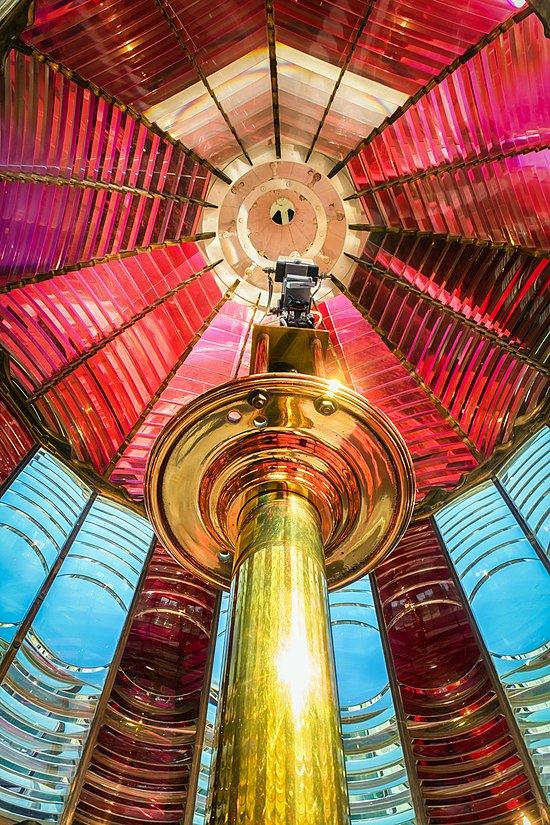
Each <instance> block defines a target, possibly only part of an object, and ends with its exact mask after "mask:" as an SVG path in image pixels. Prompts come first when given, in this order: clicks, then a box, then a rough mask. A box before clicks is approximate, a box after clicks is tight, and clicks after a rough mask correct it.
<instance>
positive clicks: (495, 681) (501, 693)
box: [430, 518, 549, 823]
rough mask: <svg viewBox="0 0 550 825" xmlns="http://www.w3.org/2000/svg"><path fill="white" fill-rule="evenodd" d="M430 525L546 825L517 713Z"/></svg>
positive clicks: (543, 803)
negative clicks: (515, 714) (511, 704)
mask: <svg viewBox="0 0 550 825" xmlns="http://www.w3.org/2000/svg"><path fill="white" fill-rule="evenodd" d="M430 525H431V527H432V529H433V531H434V533H435V535H436V537H437V541H438V543H439V547H440V549H441V552H442V554H443V557H444V559H445V562H446V564H447V566H448V568H449V572H450V575H451V580H452V581H453V583H454V585H455V587H456V590H457V593H458V597H459V599H460V602H461V604H462V606H463V608H464V612H465V613H466V616H467V617H468V624H469V625H470V627H471V629H472V633H473V635H474V638H475V640H476V642H477V645H478V647H479V651H480V653H481V658H482V659H483V663H484V664H485V667H486V668H487V674H488V676H489V679H490V682H491V687H492V688H493V691H494V692H495V695H496V696H497V698H498V701H499V705H500V710H501V712H502V715H503V716H504V718H505V719H506V722H507V724H508V729H509V731H510V735H511V737H512V739H513V741H514V744H515V746H516V749H517V752H518V756H519V758H520V759H521V761H522V764H523V768H524V770H525V773H526V775H527V778H528V779H529V783H530V785H531V790H532V791H533V795H534V797H535V801H536V803H537V806H538V808H539V814H540V817H541V821H542V822H544V823H547V822H548V821H549V820H548V818H547V817H548V815H547V811H548V807H547V805H546V798H545V794H544V791H543V789H542V786H541V784H540V781H539V778H538V775H537V772H536V770H535V767H534V765H533V763H532V761H531V757H530V756H529V751H528V750H527V746H526V745H525V742H524V741H523V737H522V735H521V733H520V730H519V727H518V723H517V721H516V717H515V716H514V712H513V710H512V708H511V707H510V703H509V702H508V697H507V696H506V692H505V690H504V688H503V686H502V683H501V681H500V679H499V678H498V674H497V672H496V669H495V666H494V664H493V660H492V659H491V656H490V654H489V652H488V650H487V648H486V646H485V642H484V641H483V637H482V635H481V631H480V630H479V627H478V626H477V622H476V620H475V618H474V614H473V611H472V609H471V607H470V603H469V602H468V599H467V598H466V595H465V593H464V590H463V589H462V584H461V583H460V579H459V577H458V575H457V573H456V570H455V568H454V565H453V563H452V561H451V557H450V555H449V551H448V550H447V547H446V546H445V542H444V541H443V538H442V536H441V533H440V531H439V528H438V526H437V524H436V523H435V519H433V518H430Z"/></svg>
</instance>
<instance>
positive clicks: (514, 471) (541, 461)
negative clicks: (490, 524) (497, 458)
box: [497, 427, 550, 554]
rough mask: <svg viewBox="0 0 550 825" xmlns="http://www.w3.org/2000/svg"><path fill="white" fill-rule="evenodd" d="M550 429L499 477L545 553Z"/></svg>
mask: <svg viewBox="0 0 550 825" xmlns="http://www.w3.org/2000/svg"><path fill="white" fill-rule="evenodd" d="M549 456H550V427H543V428H542V429H541V430H539V431H538V433H537V434H536V435H534V436H533V438H530V439H529V441H527V443H526V444H525V445H524V446H523V447H522V448H521V450H520V451H519V452H518V453H517V454H516V455H515V456H514V457H513V458H512V459H511V461H508V462H507V463H506V464H505V465H504V467H503V468H502V469H501V470H500V471H499V472H498V473H497V478H498V480H499V481H500V483H501V484H502V486H503V487H504V489H505V490H506V492H507V493H508V495H509V496H510V498H511V499H512V501H513V502H514V504H515V506H516V507H517V509H518V510H519V512H520V513H521V517H522V518H523V519H524V520H525V523H526V524H527V526H528V527H529V529H530V530H531V532H532V533H533V535H534V536H535V538H536V540H537V541H538V543H539V545H540V546H541V547H542V549H543V550H544V552H545V553H546V554H548V553H549V551H550V503H549V501H548V487H549V486H550V463H549V461H548V457H549Z"/></svg>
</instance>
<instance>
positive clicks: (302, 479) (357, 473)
mask: <svg viewBox="0 0 550 825" xmlns="http://www.w3.org/2000/svg"><path fill="white" fill-rule="evenodd" d="M270 490H288V491H290V492H293V493H297V494H299V495H302V496H304V497H305V498H307V499H308V500H309V501H311V502H312V503H313V504H314V506H315V508H316V510H317V512H318V513H319V517H320V522H321V535H322V541H323V545H324V548H325V560H326V573H327V582H328V586H329V589H334V588H337V587H341V586H343V585H345V584H348V583H349V582H351V581H354V580H355V579H357V578H359V577H360V576H362V575H364V574H365V573H367V572H368V571H370V570H372V569H373V568H374V567H375V566H376V565H377V564H378V563H379V562H380V561H381V559H382V558H383V557H384V556H385V555H386V553H387V552H388V551H389V550H390V549H391V547H392V546H393V545H394V544H395V542H396V541H397V540H398V539H399V537H400V535H401V534H402V532H403V531H404V529H405V528H406V526H407V524H408V522H409V519H410V517H411V514H412V510H413V506H414V498H415V485H414V472H413V467H412V462H411V458H410V455H409V453H408V451H407V448H406V446H405V444H404V442H403V440H402V438H401V436H400V435H399V433H398V432H397V430H396V429H395V427H394V426H393V424H392V423H391V422H390V421H389V420H388V419H387V418H386V416H385V415H383V413H381V412H380V411H378V410H377V409H376V408H375V407H372V406H371V405H370V404H369V403H368V402H367V401H366V400H365V399H364V398H363V397H362V396H360V395H358V394H357V393H355V392H353V391H352V390H349V389H347V388H345V387H343V386H341V385H339V384H335V382H331V381H326V380H323V379H320V378H316V377H313V376H309V375H302V374H292V373H269V374H263V375H253V376H249V377H247V378H244V379H240V380H238V381H233V382H231V383H228V384H224V385H222V386H220V387H216V388H215V389H213V390H211V391H209V392H207V393H205V394H204V395H202V396H200V397H199V398H197V399H195V400H194V401H192V402H191V403H190V404H189V405H188V406H186V407H185V408H184V409H182V410H181V411H180V413H179V414H178V415H176V416H175V417H174V418H173V419H172V421H171V422H170V423H169V424H168V425H167V427H166V428H165V429H164V431H163V432H162V434H161V436H160V437H159V439H158V440H157V442H156V444H155V445H154V447H153V450H152V452H151V455H150V458H149V463H148V467H147V473H146V480H145V496H146V504H147V509H148V512H149V515H150V518H151V521H152V523H153V526H154V527H155V530H156V532H157V535H158V536H159V538H160V540H161V541H162V542H163V544H164V545H165V547H166V548H167V549H168V550H169V551H170V552H171V553H172V554H173V555H174V556H175V557H176V558H177V559H178V560H179V561H180V562H181V563H182V565H183V566H184V567H186V568H187V569H189V570H191V571H192V572H194V573H195V574H196V575H198V576H199V577H200V578H202V579H204V580H206V581H208V582H210V583H211V584H214V585H215V586H217V587H220V588H222V589H224V590H228V589H229V587H230V584H231V572H232V563H231V562H232V555H233V551H234V547H235V543H236V540H237V535H238V521H239V516H240V513H241V511H242V508H243V507H244V505H245V503H246V502H247V501H249V500H250V498H251V495H253V494H254V493H255V492H258V493H262V492H269V491H270Z"/></svg>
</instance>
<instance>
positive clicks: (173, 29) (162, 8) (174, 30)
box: [153, 0, 252, 166]
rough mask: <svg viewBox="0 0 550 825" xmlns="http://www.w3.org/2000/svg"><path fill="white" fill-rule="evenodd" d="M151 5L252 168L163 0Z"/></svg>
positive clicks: (243, 147) (154, 1)
mask: <svg viewBox="0 0 550 825" xmlns="http://www.w3.org/2000/svg"><path fill="white" fill-rule="evenodd" d="M153 3H154V4H155V6H156V7H157V9H158V10H159V12H160V14H161V16H162V18H163V20H164V22H165V23H166V25H167V26H168V28H169V29H170V31H171V32H172V34H173V35H174V37H175V38H176V40H177V41H178V44H179V46H180V48H181V49H182V51H183V52H184V54H185V56H186V57H187V59H188V60H189V62H190V63H191V65H192V66H193V68H194V69H195V71H196V72H197V74H198V76H199V77H200V79H201V81H202V83H203V85H204V87H205V88H206V91H207V92H208V94H209V95H210V97H211V98H212V100H213V101H214V105H215V106H216V109H217V110H218V112H219V113H220V114H221V116H222V117H223V119H224V122H225V125H226V126H227V128H228V129H229V131H230V132H231V134H232V135H233V137H234V138H235V140H236V142H237V144H238V146H239V148H240V150H241V152H242V153H243V155H244V157H245V158H246V160H247V161H248V163H249V164H250V166H252V161H251V159H250V156H249V154H248V152H247V151H246V148H245V146H244V144H243V142H242V140H241V139H240V137H239V136H238V134H237V130H236V129H235V127H234V126H233V124H232V123H231V120H230V118H229V115H228V114H227V112H226V111H225V109H224V108H223V106H222V105H221V103H220V101H219V100H218V98H217V96H216V93H215V92H214V90H213V88H212V86H211V85H210V83H209V82H208V78H207V77H206V75H205V74H204V72H203V70H202V68H201V66H200V65H199V64H198V63H197V61H196V60H195V57H194V55H193V52H192V51H191V50H190V48H189V47H188V45H187V43H186V42H185V40H184V39H183V37H182V36H181V34H180V32H179V30H178V28H177V26H176V25H175V24H174V21H173V20H172V18H171V17H169V16H168V12H167V11H166V6H165V4H164V0H153ZM176 17H177V15H176Z"/></svg>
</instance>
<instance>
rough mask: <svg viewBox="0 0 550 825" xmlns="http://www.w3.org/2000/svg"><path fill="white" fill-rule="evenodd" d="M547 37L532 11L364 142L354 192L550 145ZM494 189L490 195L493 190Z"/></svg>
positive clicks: (356, 165) (355, 171)
mask: <svg viewBox="0 0 550 825" xmlns="http://www.w3.org/2000/svg"><path fill="white" fill-rule="evenodd" d="M549 78H550V41H549V40H548V39H547V38H546V37H544V31H543V28H542V26H541V24H540V22H539V20H538V19H537V18H536V16H535V15H534V14H531V15H530V16H528V17H527V18H526V19H525V20H523V21H522V22H521V23H519V24H517V25H515V26H512V28H511V29H509V30H508V31H507V32H505V33H504V34H502V35H501V36H500V37H498V38H497V39H496V40H495V41H493V42H492V43H490V44H489V45H488V46H486V47H485V48H484V49H483V50H482V51H481V52H479V54H477V55H476V56H475V57H473V58H472V59H471V60H469V61H468V62H467V63H465V64H463V65H462V66H459V67H458V69H456V71H455V72H453V74H451V75H450V76H449V77H448V78H446V79H445V80H444V81H443V82H442V83H439V84H438V85H437V86H435V87H434V88H433V89H432V90H431V91H430V92H429V94H427V95H426V96H425V97H423V98H421V99H420V100H419V101H418V103H417V104H416V105H414V106H411V108H410V109H408V110H407V112H406V113H405V114H404V115H402V116H401V117H400V118H399V119H398V120H397V121H396V122H395V123H393V124H392V125H391V126H389V127H388V128H387V129H385V130H384V131H383V132H382V133H381V134H380V135H379V136H378V137H376V138H375V139H374V140H373V141H372V143H370V144H369V145H368V146H366V147H365V148H364V149H363V150H362V152H361V153H360V155H358V157H357V158H356V159H355V160H354V162H353V164H352V172H353V176H354V180H355V185H356V186H357V188H358V189H363V188H365V187H368V186H376V185H378V184H382V183H386V182H388V181H392V180H395V179H396V178H399V177H402V176H407V175H414V174H417V173H419V172H422V171H423V170H425V169H430V168H432V167H439V166H442V165H446V164H457V163H462V162H465V161H466V162H467V161H470V160H473V159H476V158H480V157H491V156H494V155H498V154H499V153H501V152H511V151H515V152H517V151H519V152H526V151H527V152H528V151H531V150H533V149H536V148H538V147H542V146H545V145H546V146H547V145H548V143H549V142H550V81H549ZM495 194H496V193H495Z"/></svg>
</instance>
